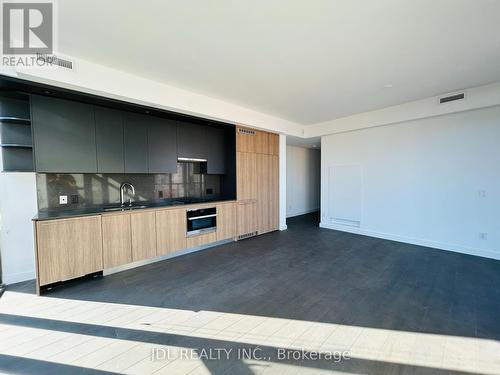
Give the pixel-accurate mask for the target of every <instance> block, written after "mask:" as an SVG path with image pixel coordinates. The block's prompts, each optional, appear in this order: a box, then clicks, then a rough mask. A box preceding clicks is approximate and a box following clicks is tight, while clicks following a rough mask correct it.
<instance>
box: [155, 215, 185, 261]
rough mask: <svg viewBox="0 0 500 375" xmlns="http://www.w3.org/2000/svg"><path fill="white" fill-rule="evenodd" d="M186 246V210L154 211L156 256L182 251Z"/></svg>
mask: <svg viewBox="0 0 500 375" xmlns="http://www.w3.org/2000/svg"><path fill="white" fill-rule="evenodd" d="M186 246H187V244H186V209H185V208H180V209H170V210H160V211H156V253H157V255H163V254H168V253H172V252H174V251H178V250H182V249H185V248H186Z"/></svg>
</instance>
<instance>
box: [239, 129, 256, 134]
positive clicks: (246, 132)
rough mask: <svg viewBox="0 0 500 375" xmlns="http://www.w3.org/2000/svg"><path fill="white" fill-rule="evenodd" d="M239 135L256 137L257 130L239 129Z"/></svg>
mask: <svg viewBox="0 0 500 375" xmlns="http://www.w3.org/2000/svg"><path fill="white" fill-rule="evenodd" d="M238 133H240V134H245V135H255V134H256V133H255V130H251V129H245V128H239V129H238Z"/></svg>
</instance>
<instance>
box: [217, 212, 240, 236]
mask: <svg viewBox="0 0 500 375" xmlns="http://www.w3.org/2000/svg"><path fill="white" fill-rule="evenodd" d="M216 207H217V241H222V240H227V239H229V238H234V237H236V204H235V203H225V204H218V205H217V206H216Z"/></svg>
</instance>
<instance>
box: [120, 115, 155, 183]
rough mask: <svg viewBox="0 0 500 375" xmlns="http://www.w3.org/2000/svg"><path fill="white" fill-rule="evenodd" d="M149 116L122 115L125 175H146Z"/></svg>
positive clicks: (147, 168)
mask: <svg viewBox="0 0 500 375" xmlns="http://www.w3.org/2000/svg"><path fill="white" fill-rule="evenodd" d="M150 121H151V116H146V115H141V114H138V113H127V112H124V113H123V155H124V167H125V173H148V172H149V167H148V124H149V122H150Z"/></svg>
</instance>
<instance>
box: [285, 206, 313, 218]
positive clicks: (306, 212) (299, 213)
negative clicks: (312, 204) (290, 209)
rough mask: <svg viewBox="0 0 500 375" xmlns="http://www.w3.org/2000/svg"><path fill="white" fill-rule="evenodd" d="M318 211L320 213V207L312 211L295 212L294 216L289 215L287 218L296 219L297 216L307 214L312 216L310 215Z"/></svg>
mask: <svg viewBox="0 0 500 375" xmlns="http://www.w3.org/2000/svg"><path fill="white" fill-rule="evenodd" d="M317 211H319V207H318V208H312V209H310V210H304V211H299V212H294V213H292V214H287V215H286V218H287V219H288V218H291V217H295V216H300V215H306V214H310V213H313V212H317Z"/></svg>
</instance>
